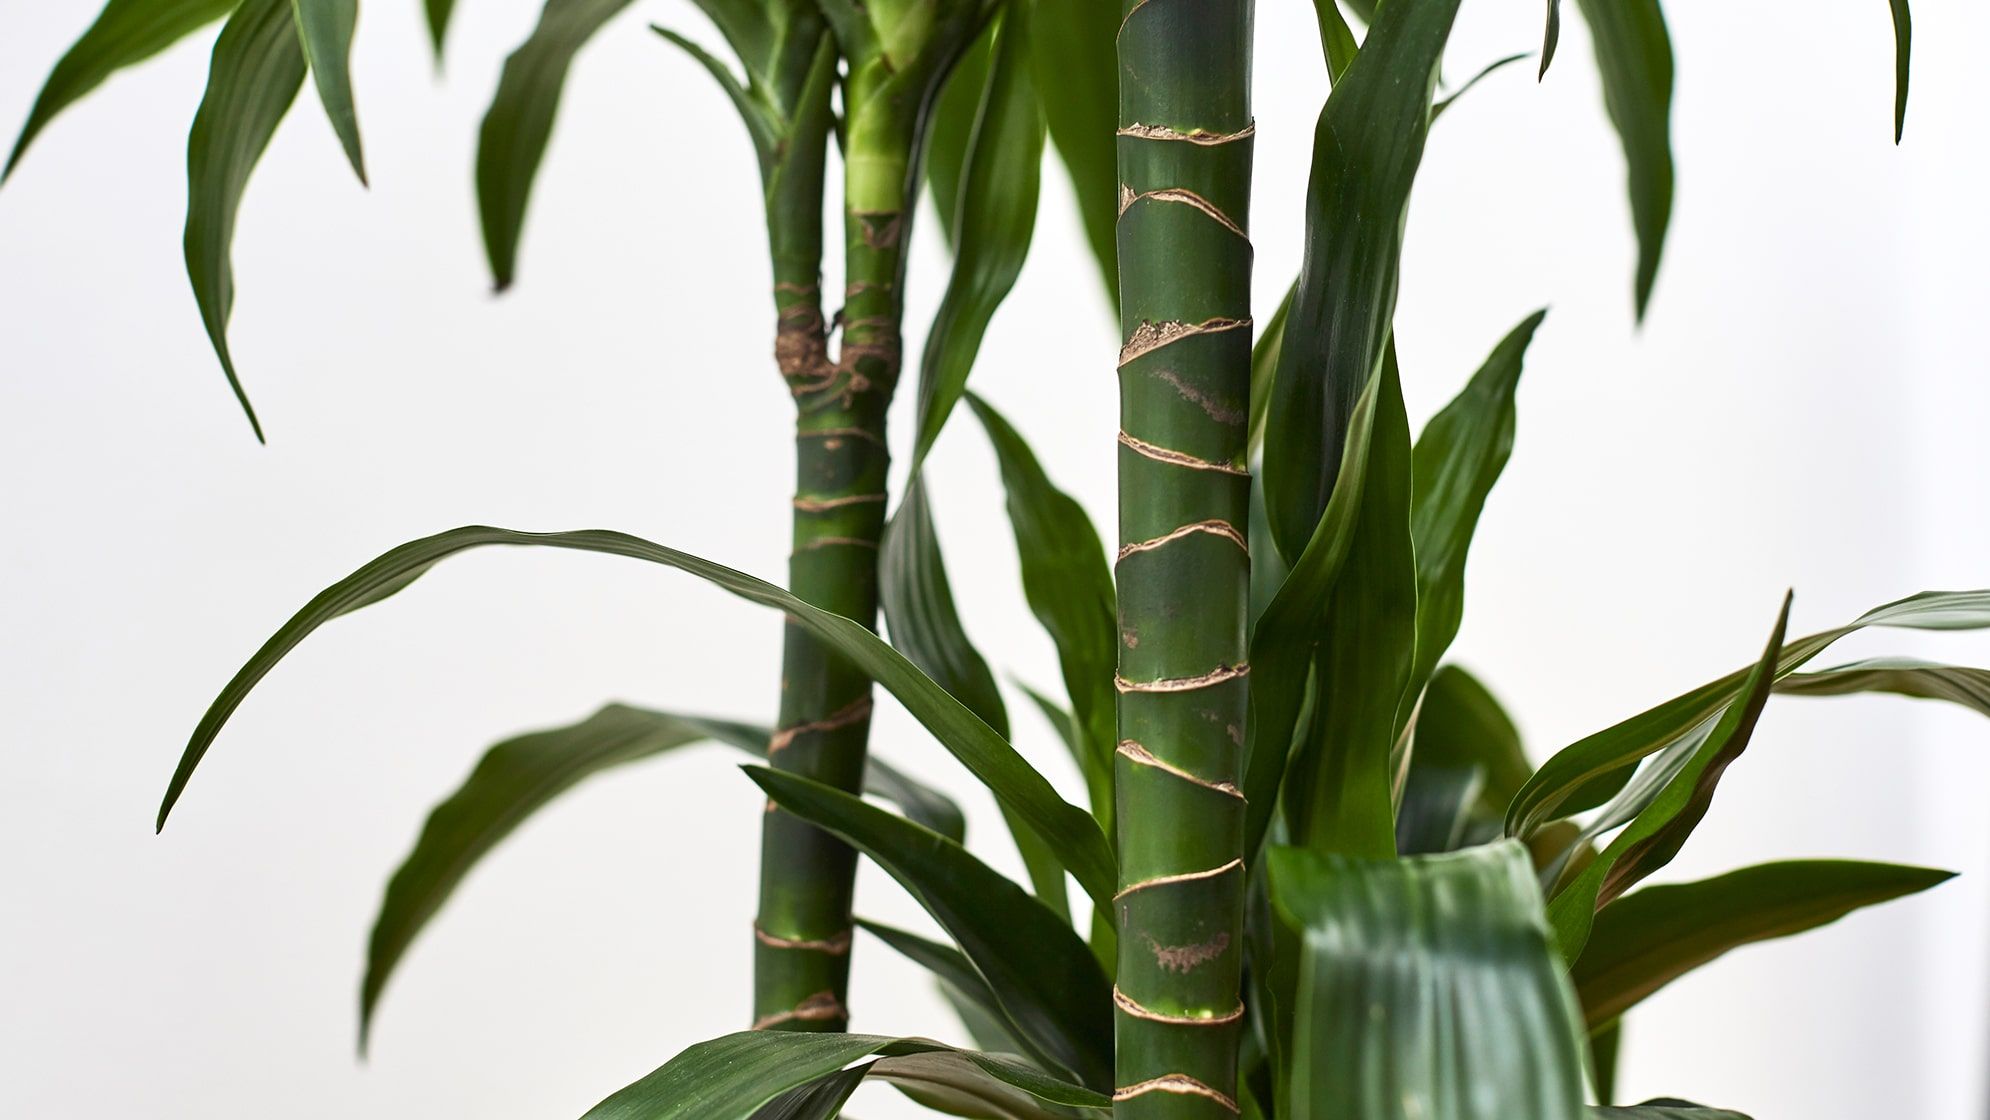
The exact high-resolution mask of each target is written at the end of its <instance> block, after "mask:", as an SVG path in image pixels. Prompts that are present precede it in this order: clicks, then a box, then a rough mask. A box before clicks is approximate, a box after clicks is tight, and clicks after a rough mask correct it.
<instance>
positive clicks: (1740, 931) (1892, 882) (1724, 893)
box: [1571, 860, 1955, 1030]
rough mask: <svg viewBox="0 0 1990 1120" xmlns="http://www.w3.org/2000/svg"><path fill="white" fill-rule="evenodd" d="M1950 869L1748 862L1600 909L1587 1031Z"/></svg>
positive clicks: (1588, 984)
mask: <svg viewBox="0 0 1990 1120" xmlns="http://www.w3.org/2000/svg"><path fill="white" fill-rule="evenodd" d="M1954 877H1955V875H1954V873H1953V872H1949V871H1935V870H1932V869H1929V868H1925V867H1902V866H1898V865H1895V864H1887V863H1856V862H1852V861H1849V860H1795V861H1790V862H1787V863H1765V864H1761V865H1758V866H1755V867H1745V868H1742V869H1741V870H1739V871H1731V872H1729V873H1727V874H1725V875H1721V876H1717V877H1715V878H1712V879H1702V880H1700V881H1699V882H1696V883H1676V884H1667V885H1664V886H1656V887H1646V888H1644V889H1643V890H1639V891H1634V892H1632V893H1630V894H1627V895H1625V896H1624V897H1623V898H1620V899H1618V900H1617V901H1615V902H1613V903H1611V904H1610V905H1608V906H1605V907H1604V908H1603V909H1602V910H1601V911H1600V912H1599V913H1598V914H1597V915H1596V924H1595V927H1594V928H1593V929H1592V930H1591V931H1590V935H1589V944H1588V946H1587V947H1586V948H1584V949H1583V952H1582V957H1581V959H1579V960H1577V961H1576V963H1575V968H1574V971H1573V972H1572V974H1571V975H1572V978H1573V979H1574V981H1575V987H1576V992H1577V993H1578V994H1579V995H1580V996H1581V999H1582V1011H1583V1016H1584V1018H1585V1019H1586V1020H1587V1021H1588V1023H1589V1028H1590V1029H1591V1030H1597V1029H1599V1028H1601V1027H1603V1026H1605V1025H1607V1024H1609V1023H1611V1022H1613V1021H1615V1020H1616V1019H1617V1017H1618V1016H1620V1015H1622V1014H1623V1013H1624V1012H1625V1011H1627V1010H1629V1009H1630V1008H1631V1007H1633V1006H1635V1005H1636V1004H1637V1003H1638V1002H1639V1001H1641V1000H1643V999H1644V998H1645V997H1646V996H1649V995H1651V994H1652V993H1653V992H1656V991H1658V990H1659V989H1660V988H1663V987H1664V986H1666V985H1667V984H1670V983H1671V982H1672V981H1674V980H1677V979H1678V978H1679V977H1681V976H1684V975H1685V974H1686V973H1688V972H1691V971H1692V970H1694V969H1696V968H1698V967H1700V966H1701V965H1703V964H1706V963H1707V962H1709V961H1711V960H1714V959H1716V958H1718V957H1720V956H1722V955H1723V954H1725V953H1727V952H1729V951H1730V950H1733V949H1738V948H1740V947H1741V946H1743V945H1748V944H1752V943H1754V942H1757V941H1766V940H1769V939H1770V938H1776V937H1788V936H1790V935H1791V934H1796V933H1802V932H1804V931H1805V930H1812V929H1816V928H1817V927H1819V926H1824V925H1829V924H1831V923H1832V922H1835V921H1837V920H1838V919H1840V918H1842V917H1844V916H1845V915H1847V914H1850V913H1851V912H1852V911H1854V910H1859V909H1862V908H1864V907H1867V906H1873V905H1877V904H1878V903H1882V902H1887V901H1890V900H1892V899H1896V898H1901V897H1904V896H1906V895H1910V894H1914V893H1916V892H1919V891H1924V890H1927V889H1928V888H1929V887H1932V886H1935V885H1937V884H1939V883H1942V882H1945V881H1947V880H1949V879H1952V878H1954Z"/></svg>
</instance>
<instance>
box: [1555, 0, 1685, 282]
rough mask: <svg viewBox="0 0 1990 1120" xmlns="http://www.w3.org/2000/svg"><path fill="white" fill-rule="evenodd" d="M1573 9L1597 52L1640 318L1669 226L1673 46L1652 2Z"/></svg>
mask: <svg viewBox="0 0 1990 1120" xmlns="http://www.w3.org/2000/svg"><path fill="white" fill-rule="evenodd" d="M1576 6H1577V7H1578V8H1580V9H1581V10H1582V18H1583V19H1584V20H1586V21H1587V22H1588V24H1589V35H1590V38H1591V40H1593V41H1594V43H1595V45H1596V69H1597V72H1598V74H1599V75H1601V77H1602V80H1603V107H1604V108H1605V109H1607V110H1609V113H1610V123H1611V124H1613V125H1615V126H1616V128H1617V136H1618V139H1619V140H1620V141H1621V142H1622V143H1623V147H1624V164H1625V168H1626V172H1627V174H1628V177H1629V182H1630V196H1631V225H1632V226H1633V227H1634V228H1635V229H1636V230H1637V235H1638V272H1637V283H1636V286H1635V292H1636V298H1637V312H1638V318H1639V319H1643V318H1644V314H1645V308H1646V307H1647V306H1648V305H1649V304H1650V303H1651V288H1652V283H1653V282H1654V281H1655V280H1657V279H1658V258H1659V254H1660V253H1661V252H1662V251H1663V250H1664V248H1665V228H1666V226H1667V224H1669V223H1670V222H1671V220H1672V40H1671V38H1670V37H1669V36H1668V35H1667V33H1666V30H1665V13H1663V12H1661V11H1660V10H1659V4H1658V0H1576Z"/></svg>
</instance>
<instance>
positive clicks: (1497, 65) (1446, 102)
mask: <svg viewBox="0 0 1990 1120" xmlns="http://www.w3.org/2000/svg"><path fill="white" fill-rule="evenodd" d="M1527 57H1528V55H1527V54H1526V53H1525V52H1522V53H1520V54H1510V55H1507V56H1505V57H1503V58H1496V59H1493V60H1492V61H1491V62H1488V63H1486V64H1485V65H1484V66H1482V67H1480V68H1479V71H1478V72H1477V73H1476V74H1473V75H1472V76H1471V77H1469V78H1466V79H1465V84H1464V85H1461V86H1459V87H1458V88H1457V89H1454V90H1452V91H1451V92H1449V93H1447V94H1445V95H1444V96H1443V97H1440V98H1438V99H1437V100H1435V101H1433V102H1431V105H1430V120H1431V123H1432V124H1435V123H1437V120H1438V118H1439V117H1442V116H1443V115H1444V114H1445V112H1447V111H1448V110H1449V109H1450V108H1451V106H1453V105H1456V104H1457V103H1458V99H1459V98H1461V97H1463V96H1465V95H1466V94H1467V93H1470V92H1471V91H1472V87H1473V86H1476V85H1478V84H1479V83H1480V82H1483V81H1485V80H1486V79H1487V78H1488V77H1491V76H1492V74H1493V73H1494V72H1496V71H1499V70H1503V69H1505V68H1506V67H1508V66H1511V65H1513V64H1514V63H1516V62H1519V61H1520V60H1521V59H1523V58H1527Z"/></svg>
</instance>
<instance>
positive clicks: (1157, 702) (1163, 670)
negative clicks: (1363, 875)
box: [1114, 0, 1252, 1120]
mask: <svg viewBox="0 0 1990 1120" xmlns="http://www.w3.org/2000/svg"><path fill="white" fill-rule="evenodd" d="M1250 32H1251V4H1250V0H1128V3H1127V7H1126V9H1125V13H1124V22H1123V23H1122V25H1121V28H1120V32H1119V61H1120V89H1119V98H1120V115H1119V144H1118V146H1119V176H1120V216H1119V276H1120V308H1121V311H1120V326H1121V328H1122V331H1123V337H1124V339H1125V344H1124V348H1123V349H1122V351H1121V354H1120V362H1119V379H1120V425H1121V431H1120V436H1119V443H1120V447H1119V510H1120V550H1119V561H1118V565H1117V568H1116V574H1117V577H1118V582H1119V613H1120V618H1119V626H1120V648H1119V681H1118V686H1119V693H1120V697H1119V739H1120V743H1119V753H1118V756H1117V758H1116V759H1115V763H1114V766H1115V782H1116V786H1117V804H1118V814H1119V825H1118V832H1119V853H1120V886H1121V890H1120V893H1119V895H1118V900H1117V905H1118V908H1119V973H1118V977H1119V981H1118V988H1117V989H1116V991H1115V997H1114V1003H1115V1005H1116V1036H1117V1045H1118V1086H1119V1087H1118V1089H1117V1091H1116V1092H1115V1093H1114V1100H1115V1102H1116V1103H1115V1106H1114V1116H1115V1117H1116V1120H1203V1118H1210V1120H1229V1118H1231V1117H1234V1116H1235V1115H1236V1114H1237V1104H1236V1095H1237V1091H1236V1079H1237V1072H1236V1071H1237V1064H1236V1051H1237V1037H1238V1035H1237V1032H1238V1028H1239V1026H1240V1024H1241V1022H1242V1016H1243V1005H1242V1003H1241V1002H1240V1000H1239V996H1238V980H1239V975H1240V972H1241V969H1242V959H1243V945H1242V924H1243V901H1244V881H1245V875H1244V870H1245V869H1244V864H1243V859H1242V855H1243V826H1244V807H1245V806H1244V799H1243V795H1242V794H1241V792H1240V791H1239V787H1240V785H1241V782H1242V763H1243V744H1244V716H1245V708H1246V703H1247V700H1248V692H1247V689H1248V673H1249V667H1248V665H1247V664H1246V645H1245V622H1246V619H1247V617H1248V615H1247V610H1248V607H1247V603H1248V594H1249V584H1250V557H1249V553H1248V552H1247V550H1246V546H1245V540H1246V537H1245V526H1246V523H1247V519H1248V507H1249V499H1250V475H1249V474H1248V472H1247V471H1246V468H1245V460H1246V438H1247V431H1246V427H1247V420H1248V416H1249V411H1250V359H1251V323H1250V302H1249V299H1250V275H1251V244H1250V239H1249V237H1248V235H1247V234H1246V232H1245V231H1246V229H1247V226H1246V218H1247V209H1248V203H1249V197H1250V176H1251V135H1252V124H1251V114H1250V98H1249V78H1250Z"/></svg>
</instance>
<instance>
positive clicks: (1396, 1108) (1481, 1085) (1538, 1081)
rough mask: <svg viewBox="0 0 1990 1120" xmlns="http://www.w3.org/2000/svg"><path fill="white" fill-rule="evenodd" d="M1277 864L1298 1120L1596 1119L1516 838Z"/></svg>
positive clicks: (1277, 854)
mask: <svg viewBox="0 0 1990 1120" xmlns="http://www.w3.org/2000/svg"><path fill="white" fill-rule="evenodd" d="M1384 11H1385V12H1386V11H1387V9H1386V8H1384ZM1270 869H1271V886H1272V900H1273V901H1274V902H1275V903H1276V904H1277V906H1278V909H1279V912H1280V913H1281V914H1282V915H1283V916H1284V917H1285V919H1286V920H1287V921H1289V922H1291V923H1292V924H1293V925H1295V926H1297V927H1299V929H1300V930H1301V934H1302V939H1303V945H1302V947H1301V950H1300V951H1301V952H1302V954H1303V955H1302V958H1301V964H1300V971H1299V985H1298V990H1297V1001H1298V1008H1297V1015H1296V1016H1295V1019H1294V1036H1293V1047H1294V1051H1295V1055H1294V1060H1293V1062H1292V1064H1291V1075H1290V1076H1291V1084H1290V1085H1289V1086H1288V1095H1289V1107H1290V1112H1289V1116H1290V1117H1291V1120H1340V1118H1343V1117H1353V1116H1359V1117H1362V1118H1363V1120H1418V1118H1424V1120H1430V1118H1438V1120H1514V1118H1515V1117H1523V1116H1524V1117H1528V1118H1529V1120H1578V1118H1579V1117H1581V1116H1582V1112H1583V1110H1582V1069H1583V1065H1582V1061H1583V1060H1582V1052H1581V1050H1580V1049H1579V1048H1578V1039H1579V1038H1580V1037H1581V1027H1580V1019H1579V1018H1578V1013H1577V1011H1576V1006H1575V999H1574V994H1573V993H1572V992H1571V991H1570V989H1569V985H1568V980H1567V978H1566V977H1565V976H1564V975H1563V972H1562V966H1561V962H1560V961H1559V960H1558V959H1556V957H1555V955H1554V953H1553V950H1552V949H1551V948H1550V946H1549V943H1548V930H1547V926H1546V923H1545V922H1544V920H1543V918H1542V915H1541V896H1540V892H1539V891H1538V889H1537V888H1536V887H1535V885H1534V875H1533V869H1532V867H1531V866H1530V865H1529V863H1528V860H1527V854H1526V852H1525V850H1523V849H1522V848H1521V847H1520V846H1519V845H1518V844H1515V843H1513V842H1511V841H1505V842H1501V843H1497V844H1493V845H1490V846H1488V847H1483V848H1473V849H1470V850H1468V851H1464V852H1459V853H1456V854H1452V855H1441V856H1418V857H1411V858H1407V859H1392V860H1357V859H1348V858H1344V857H1338V856H1321V855H1319V854H1317V853H1314V852H1308V851H1304V850H1301V849H1296V848H1277V849H1274V850H1273V851H1272V852H1271V858H1270ZM1350 1023H1360V1024H1362V1027H1361V1029H1360V1030H1358V1031H1357V1030H1349V1029H1348V1024H1350Z"/></svg>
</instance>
